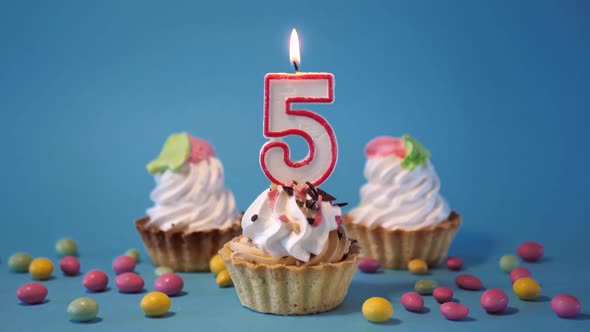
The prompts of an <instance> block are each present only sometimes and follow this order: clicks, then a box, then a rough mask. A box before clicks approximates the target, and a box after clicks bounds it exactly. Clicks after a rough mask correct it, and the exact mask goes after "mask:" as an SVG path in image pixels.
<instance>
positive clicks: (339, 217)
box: [334, 216, 342, 227]
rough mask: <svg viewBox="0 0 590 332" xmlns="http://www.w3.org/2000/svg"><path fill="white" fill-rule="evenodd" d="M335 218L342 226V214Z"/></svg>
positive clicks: (337, 223)
mask: <svg viewBox="0 0 590 332" xmlns="http://www.w3.org/2000/svg"><path fill="white" fill-rule="evenodd" d="M334 219H336V225H338V227H340V225H342V216H336V217H334Z"/></svg>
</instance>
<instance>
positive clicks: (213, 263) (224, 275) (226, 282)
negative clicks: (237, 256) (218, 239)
mask: <svg viewBox="0 0 590 332" xmlns="http://www.w3.org/2000/svg"><path fill="white" fill-rule="evenodd" d="M209 269H210V270H211V272H212V273H213V275H214V276H215V282H216V283H217V285H218V286H219V287H230V286H232V285H233V284H234V283H233V281H232V280H231V277H230V276H229V272H227V270H226V268H225V263H223V259H222V258H221V255H219V254H217V255H215V256H213V257H212V258H211V260H210V261H209Z"/></svg>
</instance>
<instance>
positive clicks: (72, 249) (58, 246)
mask: <svg viewBox="0 0 590 332" xmlns="http://www.w3.org/2000/svg"><path fill="white" fill-rule="evenodd" d="M55 252H56V253H57V254H58V255H59V256H60V257H64V256H76V255H77V254H78V245H77V244H76V241H74V240H72V239H69V238H63V239H59V240H58V241H57V242H56V243H55Z"/></svg>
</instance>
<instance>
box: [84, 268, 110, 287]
mask: <svg viewBox="0 0 590 332" xmlns="http://www.w3.org/2000/svg"><path fill="white" fill-rule="evenodd" d="M108 283H109V277H108V276H107V274H106V273H104V272H103V271H101V270H90V271H88V273H86V275H84V279H82V285H84V287H86V289H88V290H89V291H91V292H102V291H103V290H105V289H106V287H107V284H108Z"/></svg>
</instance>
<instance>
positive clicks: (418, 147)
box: [401, 134, 430, 171]
mask: <svg viewBox="0 0 590 332" xmlns="http://www.w3.org/2000/svg"><path fill="white" fill-rule="evenodd" d="M403 141H404V148H405V149H406V157H405V158H404V160H402V163H401V165H402V167H403V168H405V169H407V170H410V171H411V170H413V169H414V168H416V167H418V166H419V165H421V164H423V163H425V162H426V160H428V158H430V151H428V149H426V148H425V147H424V146H422V144H420V142H419V141H418V140H417V139H415V138H413V137H412V136H410V135H408V134H405V135H404V136H403Z"/></svg>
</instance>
